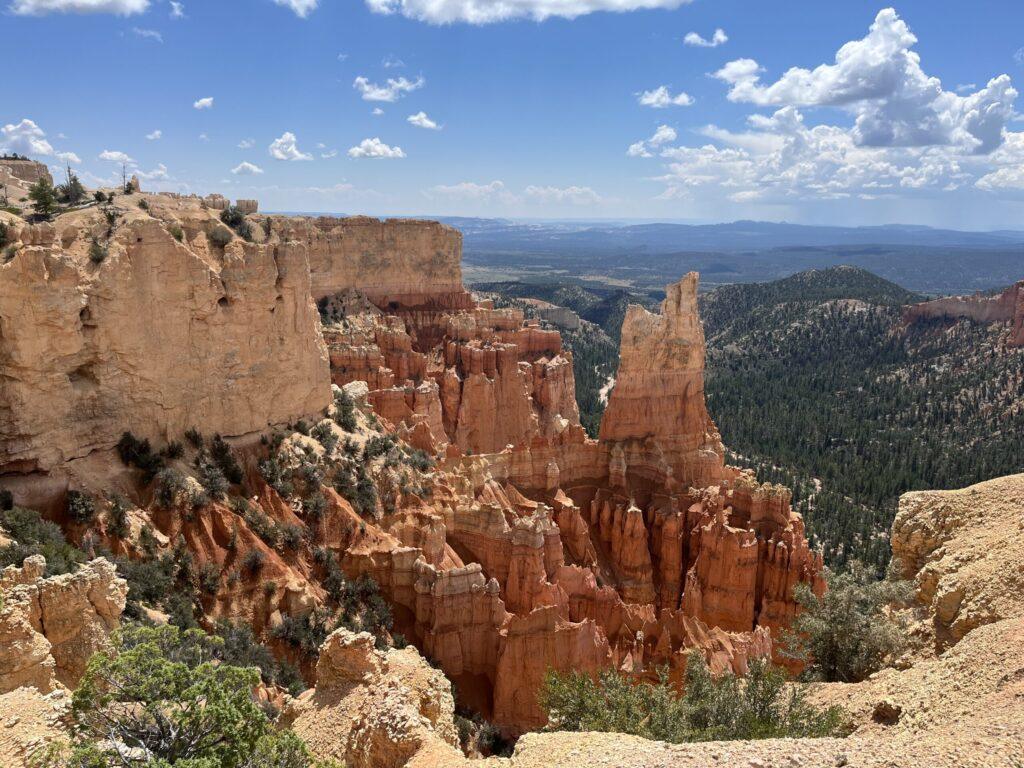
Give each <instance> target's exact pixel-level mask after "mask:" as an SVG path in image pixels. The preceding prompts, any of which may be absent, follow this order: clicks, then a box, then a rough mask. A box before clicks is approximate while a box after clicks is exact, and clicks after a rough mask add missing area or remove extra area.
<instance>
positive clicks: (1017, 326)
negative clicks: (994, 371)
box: [903, 280, 1024, 347]
mask: <svg viewBox="0 0 1024 768" xmlns="http://www.w3.org/2000/svg"><path fill="white" fill-rule="evenodd" d="M937 318H945V319H949V320H960V319H967V320H972V321H973V322H976V323H985V324H989V323H1009V324H1010V335H1009V338H1008V342H1009V344H1010V345H1011V346H1016V347H1021V346H1024V280H1021V281H1020V282H1018V283H1016V284H1014V285H1011V286H1010V287H1009V288H1007V289H1006V290H1005V291H1003V292H1002V293H1000V294H999V295H997V296H947V297H944V298H941V299H935V300H934V301H925V302H922V303H920V304H914V305H913V306H910V307H907V309H906V310H904V313H903V320H904V322H906V323H914V322H918V321H920V320H931V319H937Z"/></svg>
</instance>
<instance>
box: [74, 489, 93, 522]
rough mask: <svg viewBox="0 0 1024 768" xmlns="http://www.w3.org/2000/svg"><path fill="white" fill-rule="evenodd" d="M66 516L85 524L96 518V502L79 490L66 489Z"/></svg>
mask: <svg viewBox="0 0 1024 768" xmlns="http://www.w3.org/2000/svg"><path fill="white" fill-rule="evenodd" d="M68 517H70V518H71V519H72V520H73V521H75V522H76V523H79V524H80V525H87V524H89V523H91V522H92V521H93V520H95V519H96V503H95V502H94V501H93V500H92V499H91V498H90V497H89V496H87V495H86V494H84V493H82V492H81V491H68Z"/></svg>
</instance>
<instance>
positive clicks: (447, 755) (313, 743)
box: [281, 629, 463, 768]
mask: <svg viewBox="0 0 1024 768" xmlns="http://www.w3.org/2000/svg"><path fill="white" fill-rule="evenodd" d="M454 707H455V704H454V700H453V699H452V691H451V685H450V684H449V682H448V680H447V679H446V678H445V676H444V675H443V674H441V673H440V672H439V671H438V670H436V669H433V668H431V667H430V665H429V664H427V662H426V661H425V660H424V659H423V657H422V656H420V654H419V653H418V652H417V651H416V649H415V648H405V649H403V650H395V649H393V648H392V649H389V650H387V651H378V650H376V649H375V648H374V638H373V636H372V635H370V634H369V633H367V632H362V633H359V634H355V633H352V632H349V631H347V630H344V629H339V630H337V631H336V632H334V633H333V634H332V635H331V636H330V637H328V638H327V640H326V641H325V642H324V644H323V646H322V647H321V649H320V661H319V662H318V663H317V687H316V689H315V690H310V691H306V692H305V693H304V694H302V696H300V697H299V698H298V699H295V700H293V701H292V702H290V703H289V704H288V706H287V708H286V710H285V711H284V713H283V714H282V718H281V719H282V725H284V726H287V727H291V728H292V729H293V730H294V731H295V732H296V733H297V734H298V735H299V736H300V737H302V739H303V740H304V741H305V742H306V744H308V745H309V747H310V749H311V750H312V751H313V752H314V754H316V755H317V756H318V757H320V758H321V759H330V760H338V761H341V762H343V763H344V764H345V765H347V766H352V768H399V767H400V766H412V765H424V766H425V765H437V766H442V765H458V764H460V763H461V762H462V760H463V759H462V753H461V751H460V750H459V749H458V734H457V732H456V730H455V722H454V719H453V718H454Z"/></svg>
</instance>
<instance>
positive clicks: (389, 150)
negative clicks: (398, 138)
mask: <svg viewBox="0 0 1024 768" xmlns="http://www.w3.org/2000/svg"><path fill="white" fill-rule="evenodd" d="M348 156H349V157H356V158H359V157H372V158H379V159H386V158H399V157H405V152H403V151H402V148H401V147H390V146H388V145H387V144H385V143H384V142H383V141H381V140H380V139H378V138H376V137H374V138H372V139H363V140H362V141H361V142H359V144H358V145H357V146H354V147H352V148H351V149H349V151H348Z"/></svg>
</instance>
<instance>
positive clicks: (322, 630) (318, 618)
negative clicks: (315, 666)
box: [270, 609, 329, 658]
mask: <svg viewBox="0 0 1024 768" xmlns="http://www.w3.org/2000/svg"><path fill="white" fill-rule="evenodd" d="M328 619H329V614H328V613H327V612H326V611H324V610H323V609H314V610H313V611H312V612H310V613H309V614H307V615H305V616H290V615H286V616H284V617H283V619H282V621H281V623H280V624H278V625H277V626H276V627H274V629H272V630H271V632H270V634H271V635H272V636H273V637H275V638H276V639H278V640H283V641H284V642H286V643H288V644H289V645H291V646H292V647H294V648H297V649H298V650H299V651H301V652H302V653H303V654H304V655H306V656H308V657H310V658H315V657H316V655H317V653H318V652H319V651H320V646H321V645H323V643H324V640H326V639H327V634H328V632H327V622H328Z"/></svg>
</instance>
